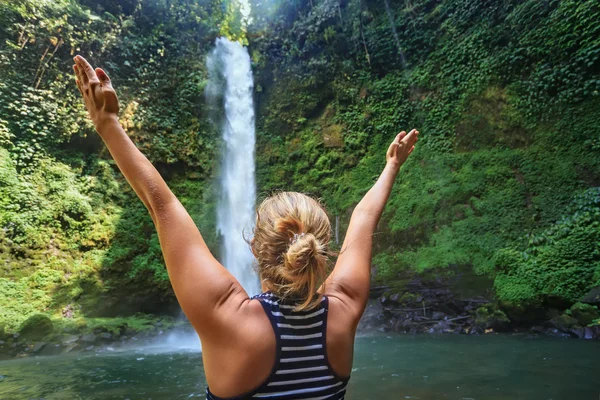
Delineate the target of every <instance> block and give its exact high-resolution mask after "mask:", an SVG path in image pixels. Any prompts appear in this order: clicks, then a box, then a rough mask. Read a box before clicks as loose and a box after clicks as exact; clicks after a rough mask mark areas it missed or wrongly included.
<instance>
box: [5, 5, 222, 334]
mask: <svg viewBox="0 0 600 400" xmlns="http://www.w3.org/2000/svg"><path fill="white" fill-rule="evenodd" d="M86 5H89V6H90V7H92V9H90V8H88V7H87V6H86ZM221 10H222V7H221V2H220V1H216V0H205V1H196V2H186V1H176V2H173V1H166V0H165V1H162V0H159V1H148V0H131V1H129V2H127V3H124V2H114V1H110V0H107V1H100V2H88V1H81V2H79V1H76V0H57V1H51V2H50V1H43V2H40V1H33V0H18V1H0V22H1V23H0V74H2V81H1V82H0V228H1V229H0V243H1V245H0V303H1V304H2V307H0V320H5V321H6V323H7V327H8V328H9V329H10V330H12V331H14V330H15V329H16V328H17V327H18V326H19V324H21V323H22V322H23V320H24V319H25V318H27V317H28V316H29V315H31V314H33V313H35V312H38V311H43V312H48V313H49V314H51V315H53V317H58V318H60V316H61V312H62V311H64V309H65V307H71V306H74V309H73V310H74V311H73V312H74V313H75V315H76V316H77V317H78V318H81V317H86V316H90V315H102V314H107V313H108V312H107V310H106V309H107V308H114V310H115V311H114V312H113V313H112V314H113V315H115V314H119V313H121V314H128V313H132V312H135V311H137V310H142V309H144V310H148V309H152V307H155V308H157V309H158V306H160V305H161V304H163V303H164V304H168V303H172V302H173V300H174V296H173V293H172V290H171V287H170V285H169V281H168V276H167V274H166V270H165V267H164V261H163V258H162V254H161V252H160V247H159V245H158V239H157V237H156V234H155V233H154V232H155V228H154V227H153V225H152V221H151V219H150V217H149V215H148V212H147V210H146V209H145V207H144V206H143V205H142V203H141V202H140V201H139V200H138V199H137V198H136V195H135V193H134V192H133V191H132V190H131V188H130V187H129V185H128V184H127V182H126V181H125V180H124V179H123V177H122V176H121V174H120V173H119V172H118V170H117V168H116V165H115V163H114V162H113V161H112V160H110V155H109V154H108V152H107V151H106V149H105V147H104V145H103V143H102V141H101V139H100V138H99V137H98V135H97V134H96V133H95V132H93V128H92V126H91V123H90V122H89V120H88V118H87V116H86V112H85V109H84V107H83V102H82V101H81V98H80V95H79V93H78V91H77V89H76V86H75V84H74V80H73V78H72V75H71V74H72V68H71V65H72V64H73V62H72V56H73V55H75V54H76V53H80V54H82V55H84V56H85V57H86V58H87V59H88V60H90V62H91V63H92V64H93V65H95V66H96V65H97V66H101V67H103V68H105V70H107V71H108V73H109V74H110V76H111V79H112V81H113V84H114V86H115V88H116V89H117V92H118V93H119V97H120V99H121V102H122V110H123V112H122V115H121V121H122V123H123V125H124V126H125V127H126V129H127V131H128V134H130V135H131V136H132V137H133V139H134V141H135V142H136V145H138V146H139V147H140V149H141V150H142V151H143V152H144V153H145V155H147V157H148V158H149V159H150V160H151V161H152V162H154V163H156V164H157V166H158V167H159V169H161V172H162V173H164V174H165V177H166V178H167V180H168V181H169V184H171V185H172V186H171V187H172V189H173V190H174V192H176V193H177V194H178V195H181V196H182V197H184V198H185V199H184V200H182V201H183V202H184V204H185V205H186V206H187V207H188V209H189V210H190V213H191V214H192V217H193V218H194V220H195V221H196V222H197V223H198V224H199V225H201V226H202V228H203V229H205V230H207V231H208V232H210V231H211V230H213V231H214V222H211V221H213V219H214V218H212V217H213V215H211V214H210V210H211V207H210V206H209V207H203V206H202V205H201V201H202V199H203V198H208V197H207V196H209V194H206V193H205V191H204V188H205V187H208V185H205V184H204V181H205V180H208V179H209V178H210V177H211V174H212V169H213V165H214V159H215V152H216V150H217V146H216V143H215V142H216V140H215V138H216V135H217V132H216V131H215V130H214V128H213V127H212V125H211V124H209V123H208V121H207V116H206V115H205V114H206V113H205V110H204V108H203V106H202V103H203V98H204V93H203V90H204V84H205V81H206V76H207V73H206V70H205V56H206V54H207V52H208V51H209V49H210V48H211V47H212V43H213V40H214V37H215V36H216V34H217V33H218V31H219V28H218V25H219V22H220V19H221V18H222V16H223V13H222V12H221ZM174 105H176V106H174ZM186 176H195V180H194V181H191V182H190V183H189V184H187V183H186ZM198 203H200V204H198ZM206 237H207V241H208V242H209V244H211V245H212V246H214V244H215V241H216V240H215V239H214V237H212V236H211V235H210V234H207V235H206ZM129 299H130V300H129ZM140 299H144V301H140ZM120 304H122V305H123V307H120V308H119V307H118V305H120ZM157 305H158V306H157Z"/></svg>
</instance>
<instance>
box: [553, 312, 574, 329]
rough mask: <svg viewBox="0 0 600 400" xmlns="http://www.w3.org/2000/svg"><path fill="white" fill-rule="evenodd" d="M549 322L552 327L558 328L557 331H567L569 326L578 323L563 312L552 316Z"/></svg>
mask: <svg viewBox="0 0 600 400" xmlns="http://www.w3.org/2000/svg"><path fill="white" fill-rule="evenodd" d="M549 323H550V325H551V326H552V327H554V328H556V329H558V330H559V331H561V332H565V333H569V332H570V330H571V328H572V327H573V326H575V325H577V324H578V321H577V320H576V319H575V318H573V317H571V316H569V315H567V314H563V315H560V316H558V317H555V318H552V319H551V320H550V322H549Z"/></svg>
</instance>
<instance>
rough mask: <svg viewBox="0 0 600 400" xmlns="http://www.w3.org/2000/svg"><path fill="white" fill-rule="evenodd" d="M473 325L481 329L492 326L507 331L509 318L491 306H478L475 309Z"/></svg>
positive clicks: (497, 329)
mask: <svg viewBox="0 0 600 400" xmlns="http://www.w3.org/2000/svg"><path fill="white" fill-rule="evenodd" d="M475 325H476V326H479V327H481V328H483V329H490V328H492V329H493V330H495V331H500V332H501V331H507V330H508V329H509V328H510V319H508V317H507V316H506V314H504V313H503V312H502V311H500V310H494V309H493V308H491V307H479V308H478V309H477V310H476V311H475Z"/></svg>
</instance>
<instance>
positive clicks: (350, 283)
mask: <svg viewBox="0 0 600 400" xmlns="http://www.w3.org/2000/svg"><path fill="white" fill-rule="evenodd" d="M418 135H419V132H417V131H416V130H415V129H413V130H412V131H410V132H409V133H408V135H407V134H406V132H401V133H399V134H398V135H397V136H396V138H395V139H394V141H393V142H392V144H391V145H390V147H389V148H388V151H387V154H386V161H387V162H386V165H385V168H384V169H383V172H382V173H381V175H380V176H379V179H377V182H376V183H375V185H373V187H372V188H371V189H370V190H369V191H368V192H367V194H366V195H365V196H364V197H363V199H362V200H361V201H360V202H359V203H358V205H357V206H356V208H355V209H354V212H353V213H352V217H351V218H350V225H349V226H348V231H347V232H346V237H345V238H344V243H343V244H342V249H341V251H340V255H339V257H338V260H337V263H336V265H335V268H334V269H333V272H332V273H331V275H330V276H329V278H328V279H327V281H326V282H325V293H326V294H328V295H329V296H333V297H337V298H339V299H340V300H341V301H342V302H343V303H344V304H345V305H346V307H347V311H348V313H349V314H350V315H351V316H352V317H353V320H354V322H355V323H356V324H358V320H359V319H360V316H361V315H362V313H363V311H364V309H365V306H366V304H367V300H368V297H369V286H370V273H371V250H372V244H373V233H374V232H375V228H376V227H377V223H378V222H379V219H380V218H381V214H382V213H383V209H384V207H385V204H386V202H387V200H388V198H389V196H390V193H391V191H392V186H393V185H394V181H395V179H396V175H398V171H399V170H400V167H401V166H402V164H404V162H405V161H406V159H407V157H408V156H409V155H410V153H412V151H413V150H414V148H415V147H414V145H415V143H416V142H417V139H418Z"/></svg>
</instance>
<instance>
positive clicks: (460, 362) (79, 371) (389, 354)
mask: <svg viewBox="0 0 600 400" xmlns="http://www.w3.org/2000/svg"><path fill="white" fill-rule="evenodd" d="M354 360H355V361H354V370H353V373H352V378H351V380H350V385H349V389H348V395H347V396H346V398H347V399H350V400H353V399H354V400H358V399H361V400H366V399H373V400H388V399H389V400H392V399H393V400H397V399H421V400H424V399H458V400H468V399H485V400H489V399H492V400H494V399H528V400H529V399H534V400H535V399H544V400H550V399H552V400H557V399H568V400H587V399H589V400H600V342H588V341H581V340H569V339H551V338H530V337H518V336H502V335H491V336H490V335H488V336H479V337H467V336H459V335H456V336H453V335H443V336H431V335H420V336H364V337H360V338H358V339H357V341H356V349H355V358H354ZM205 386H206V382H205V379H204V375H203V370H202V360H201V356H200V353H199V352H195V351H182V350H181V349H178V350H174V349H172V348H168V347H166V348H161V347H151V348H141V349H134V350H127V351H120V352H117V351H115V352H110V351H107V352H102V353H98V354H86V355H69V356H58V357H37V358H27V359H21V360H12V361H3V362H0V399H2V400H4V399H7V400H8V399H10V400H13V399H14V400H18V399H30V400H32V399H36V400H37V399H40V400H41V399H44V400H51V399H86V400H87V399H131V400H134V399H136V400H137V399H178V398H181V399H185V398H204V388H205Z"/></svg>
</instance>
